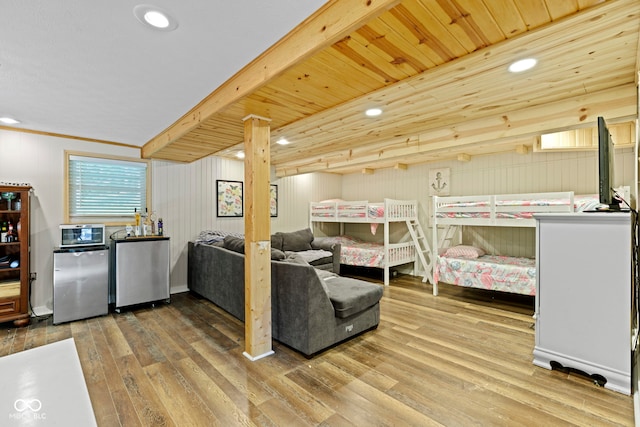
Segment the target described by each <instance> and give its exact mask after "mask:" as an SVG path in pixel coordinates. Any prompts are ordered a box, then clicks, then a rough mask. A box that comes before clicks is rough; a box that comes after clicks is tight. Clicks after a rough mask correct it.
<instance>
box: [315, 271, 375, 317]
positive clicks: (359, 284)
mask: <svg viewBox="0 0 640 427" xmlns="http://www.w3.org/2000/svg"><path fill="white" fill-rule="evenodd" d="M323 281H324V283H325V285H326V287H327V289H328V291H329V292H328V294H329V299H330V300H331V303H332V304H333V308H334V310H335V312H336V317H339V318H342V319H344V318H347V317H349V316H353V315H354V314H358V313H360V312H361V311H363V310H366V309H367V308H369V307H372V306H374V305H376V304H377V303H378V301H380V298H382V292H383V289H382V286H380V285H376V284H374V283H369V282H364V281H362V280H358V279H351V278H348V277H340V276H335V277H326V278H325V279H324V280H323Z"/></svg>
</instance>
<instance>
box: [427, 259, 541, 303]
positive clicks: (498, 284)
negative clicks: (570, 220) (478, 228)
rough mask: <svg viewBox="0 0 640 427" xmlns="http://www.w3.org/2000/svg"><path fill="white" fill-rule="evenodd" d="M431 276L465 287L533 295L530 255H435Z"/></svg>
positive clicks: (533, 280) (532, 267) (534, 272)
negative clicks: (527, 256) (456, 256)
mask: <svg viewBox="0 0 640 427" xmlns="http://www.w3.org/2000/svg"><path fill="white" fill-rule="evenodd" d="M434 280H435V281H436V282H438V281H440V282H444V283H450V284H452V285H458V286H464V287H469V288H480V289H488V290H494V291H502V292H511V293H516V294H524V295H535V293H536V262H535V260H534V259H531V258H523V257H508V256H501V255H483V256H481V257H479V258H476V259H469V258H450V257H443V256H439V257H437V259H436V267H435V269H434Z"/></svg>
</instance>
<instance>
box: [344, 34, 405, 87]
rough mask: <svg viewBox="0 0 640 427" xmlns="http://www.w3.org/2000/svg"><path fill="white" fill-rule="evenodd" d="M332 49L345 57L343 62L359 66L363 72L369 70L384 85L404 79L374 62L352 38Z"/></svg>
mask: <svg viewBox="0 0 640 427" xmlns="http://www.w3.org/2000/svg"><path fill="white" fill-rule="evenodd" d="M332 48H333V49H334V50H335V51H337V52H339V53H340V54H341V55H342V56H343V57H344V58H343V61H350V62H353V63H354V64H358V65H359V66H360V67H361V69H362V70H367V72H369V74H370V75H373V76H377V79H378V80H379V81H380V82H381V83H383V84H384V85H386V84H388V83H395V82H397V81H399V80H401V79H402V77H401V76H394V75H393V71H394V70H388V69H385V67H384V64H378V63H376V62H373V61H372V60H371V58H369V56H368V53H367V52H366V50H365V49H363V47H362V45H360V44H359V43H357V42H356V41H355V40H353V38H352V36H349V37H347V38H345V39H343V40H341V41H340V42H338V43H336V44H334V45H333V46H332ZM389 71H391V73H390V72H389Z"/></svg>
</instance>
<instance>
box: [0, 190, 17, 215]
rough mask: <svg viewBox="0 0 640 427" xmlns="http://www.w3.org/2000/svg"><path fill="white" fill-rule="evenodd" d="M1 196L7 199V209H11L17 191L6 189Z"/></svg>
mask: <svg viewBox="0 0 640 427" xmlns="http://www.w3.org/2000/svg"><path fill="white" fill-rule="evenodd" d="M0 197H2V198H3V199H5V200H6V201H7V210H8V211H10V210H11V201H12V200H13V199H15V198H16V193H14V192H13V191H5V192H3V193H0Z"/></svg>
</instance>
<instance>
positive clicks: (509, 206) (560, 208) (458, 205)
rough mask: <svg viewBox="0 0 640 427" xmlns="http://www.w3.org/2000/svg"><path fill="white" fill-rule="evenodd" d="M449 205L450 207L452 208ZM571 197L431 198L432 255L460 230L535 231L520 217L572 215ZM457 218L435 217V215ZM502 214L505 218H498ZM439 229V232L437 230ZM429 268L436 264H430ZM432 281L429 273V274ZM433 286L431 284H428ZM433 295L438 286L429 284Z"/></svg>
mask: <svg viewBox="0 0 640 427" xmlns="http://www.w3.org/2000/svg"><path fill="white" fill-rule="evenodd" d="M538 200H546V201H548V202H549V203H548V204H545V205H536V204H534V205H527V204H521V203H518V204H516V201H538ZM452 205H453V206H452ZM574 211H575V207H574V193H573V192H572V191H567V192H554V193H525V194H501V195H479V196H447V197H439V196H434V197H433V228H432V237H433V246H432V248H433V251H434V253H437V251H438V250H439V249H440V248H447V247H449V246H450V245H451V242H452V240H453V238H454V236H458V235H459V234H458V233H459V232H460V230H461V227H462V226H494V227H535V226H536V220H535V218H523V217H522V216H521V215H522V214H528V213H542V212H554V213H557V212H574ZM441 213H444V214H460V215H461V216H460V217H457V216H453V217H452V216H445V217H438V215H439V214H441ZM469 213H474V214H483V215H482V217H464V214H469ZM501 214H502V215H504V214H506V215H507V216H508V217H502V216H501ZM439 228H440V230H439ZM432 265H433V268H434V269H435V268H437V263H436V262H435V260H434V262H433V264H432ZM431 277H433V271H432V273H431ZM432 283H433V282H432ZM433 295H438V284H437V283H433Z"/></svg>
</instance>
